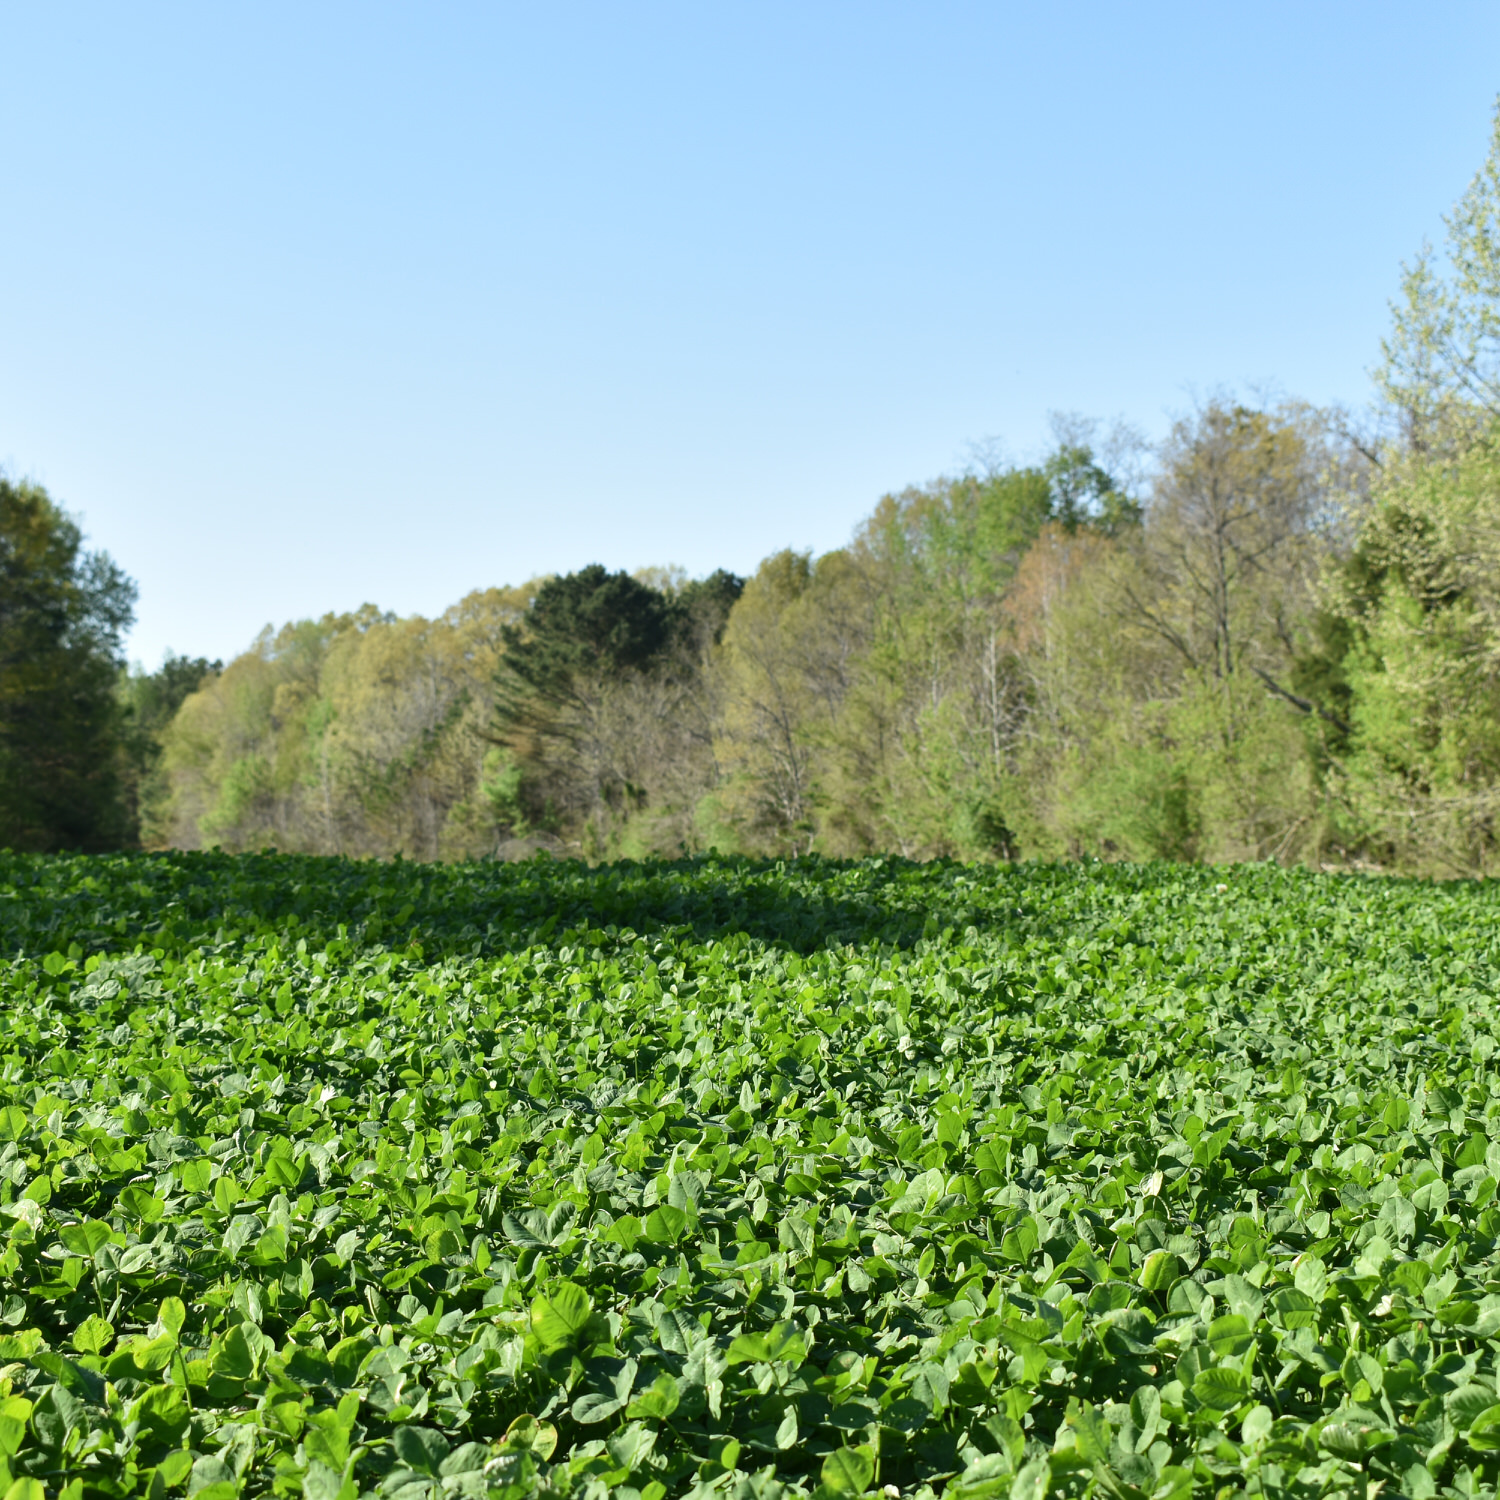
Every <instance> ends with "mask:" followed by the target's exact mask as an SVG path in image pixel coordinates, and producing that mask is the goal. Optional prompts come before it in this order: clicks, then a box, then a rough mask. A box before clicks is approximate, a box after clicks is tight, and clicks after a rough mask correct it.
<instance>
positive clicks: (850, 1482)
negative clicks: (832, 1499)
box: [818, 1443, 875, 1495]
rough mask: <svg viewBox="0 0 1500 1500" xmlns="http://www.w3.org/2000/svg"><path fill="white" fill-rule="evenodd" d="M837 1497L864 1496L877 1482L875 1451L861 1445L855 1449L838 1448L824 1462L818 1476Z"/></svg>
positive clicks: (865, 1445) (866, 1445)
mask: <svg viewBox="0 0 1500 1500" xmlns="http://www.w3.org/2000/svg"><path fill="white" fill-rule="evenodd" d="M818 1477H819V1479H820V1480H821V1481H822V1482H823V1485H824V1487H825V1488H826V1489H828V1490H829V1491H830V1492H831V1493H832V1494H835V1495H862V1494H864V1492H865V1491H866V1490H867V1489H869V1488H870V1486H871V1485H872V1484H873V1483H874V1482H875V1450H874V1449H873V1448H871V1447H869V1446H868V1444H864V1443H861V1444H860V1445H859V1446H858V1447H855V1448H837V1449H835V1450H834V1451H833V1452H832V1453H830V1454H829V1455H828V1457H827V1458H825V1459H824V1460H823V1467H822V1469H821V1470H820V1471H819V1474H818Z"/></svg>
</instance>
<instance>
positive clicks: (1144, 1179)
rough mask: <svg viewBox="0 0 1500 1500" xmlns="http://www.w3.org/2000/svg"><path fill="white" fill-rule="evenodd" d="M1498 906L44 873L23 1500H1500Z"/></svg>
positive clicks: (652, 869)
mask: <svg viewBox="0 0 1500 1500" xmlns="http://www.w3.org/2000/svg"><path fill="white" fill-rule="evenodd" d="M1496 905H1497V898H1496V896H1495V895H1494V893H1493V891H1492V890H1491V888H1490V887H1488V886H1486V885H1453V886H1447V887H1443V886H1433V885H1424V884H1418V883H1403V882H1397V881H1358V880H1349V879H1328V878H1320V877H1316V876H1311V875H1307V874H1299V873H1285V872H1280V871H1277V870H1275V869H1273V868H1270V867H1265V866H1262V867H1256V868H1251V869H1245V870H1242V871H1239V872H1236V874H1235V875H1234V876H1233V878H1232V881H1231V882H1229V883H1225V882H1221V881H1220V880H1219V879H1218V872H1212V871H1205V870H1201V869H1191V868H1182V867H1166V866H1154V867H1128V866H1114V867H1099V866H1092V867H1086V866H1074V867H1071V868H1049V867H1015V868H1009V869H1003V868H1002V869H992V868H987V869H979V868H975V867H966V866H962V865H956V864H934V865H928V866H917V865H911V864H906V863H903V862H900V861H871V862H868V863H865V864H854V865H840V864H829V863H825V862H820V861H816V860H803V861H795V862H790V863H784V864H777V865H757V864H752V863H748V862H743V861H724V860H712V859H710V860H700V861H691V862H683V863H681V864H677V865H617V866H607V867H601V868H596V869H587V868H585V867H583V866H581V865H577V864H551V863H547V862H532V863H528V864H525V865H511V866H504V865H485V866H417V865H403V864H396V865H379V864H359V863H352V862H347V861H339V860H332V859H327V860H320V859H299V858H289V857H285V858H280V857H270V856H261V857H245V858H240V859H232V858H228V857H223V856H194V855H187V856H128V857H127V856H120V857H115V858H112V859H92V860H90V859H82V858H79V859H69V860H61V859H53V860H46V859H35V858H23V857H14V856H13V857H7V858H5V859H3V860H0V942H3V943H4V945H5V947H6V949H7V950H8V951H9V952H11V953H12V954H13V955H14V961H13V962H12V964H11V965H10V966H9V967H8V968H7V969H6V970H5V971H4V973H3V975H0V983H3V984H4V986H5V996H4V1010H3V1013H4V1017H5V1030H4V1043H3V1049H0V1222H5V1223H8V1224H9V1225H10V1228H9V1231H8V1235H7V1237H6V1239H5V1240H4V1242H3V1243H4V1248H3V1251H0V1323H3V1325H4V1330H3V1332H0V1360H3V1361H4V1363H3V1365H0V1465H3V1466H4V1468H5V1469H6V1470H8V1473H5V1474H0V1479H3V1481H4V1483H5V1484H7V1485H10V1484H12V1483H13V1482H19V1481H22V1480H23V1479H24V1477H25V1476H34V1477H35V1478H36V1479H37V1480H38V1481H39V1483H38V1487H37V1488H36V1489H34V1490H33V1489H30V1488H27V1487H25V1485H24V1484H23V1486H22V1488H19V1489H12V1490H11V1491H10V1493H12V1494H15V1495H16V1496H18V1497H22V1496H24V1497H28V1500H29V1497H32V1496H37V1495H41V1494H43V1493H44V1492H45V1493H47V1494H52V1493H57V1492H58V1491H61V1492H62V1493H64V1494H67V1495H69V1496H82V1495H89V1494H98V1495H107V1494H108V1495H115V1494H140V1495H148V1494H149V1495H153V1496H155V1495H166V1494H170V1493H179V1492H181V1490H180V1488H179V1487H183V1486H185V1487H187V1488H188V1489H189V1490H191V1491H192V1492H194V1493H196V1494H197V1495H207V1496H208V1497H209V1500H220V1497H228V1496H232V1495H236V1494H246V1495H269V1494H272V1493H277V1494H297V1493H299V1492H300V1493H304V1494H308V1495H313V1496H319V1497H321V1496H345V1497H354V1496H357V1495H361V1494H377V1493H378V1494H381V1495H393V1494H399V1495H401V1496H404V1497H407V1500H419V1497H424V1496H428V1495H431V1496H438V1495H498V1496H505V1497H520V1496H524V1495H529V1494H544V1495H558V1496H561V1495H578V1496H580V1497H583V1496H589V1497H592V1496H595V1495H603V1494H604V1493H606V1492H609V1491H614V1492H616V1493H620V1494H623V1495H625V1496H626V1497H627V1500H628V1497H629V1496H630V1495H632V1494H634V1495H639V1496H641V1497H643V1500H662V1497H665V1496H667V1495H669V1494H670V1495H679V1494H688V1493H692V1494H694V1495H696V1496H700V1497H701V1496H705V1495H707V1494H710V1493H719V1492H722V1493H724V1494H726V1495H739V1496H743V1497H747V1500H748V1497H751V1496H755V1497H760V1496H769V1497H774V1496H778V1495H782V1494H786V1493H805V1494H816V1495H818V1496H819V1497H821V1500H832V1497H835V1496H841V1495H851V1496H852V1495H859V1494H863V1493H865V1492H868V1491H871V1490H874V1489H878V1488H879V1487H881V1486H896V1487H897V1488H898V1489H899V1490H900V1491H901V1492H902V1493H912V1494H917V1495H930V1494H933V1493H935V1492H937V1491H939V1490H941V1491H943V1492H944V1493H945V1494H947V1495H952V1496H955V1497H958V1500H981V1497H989V1496H995V1497H1001V1496H1005V1495H1012V1496H1016V1497H1033V1496H1034V1497H1040V1496H1042V1495H1044V1494H1048V1493H1055V1494H1064V1495H1077V1496H1083V1495H1090V1494H1097V1495H1100V1496H1111V1497H1123V1496H1136V1495H1151V1496H1159V1497H1167V1496H1187V1495H1189V1494H1202V1495H1204V1496H1208V1495H1217V1494H1221V1493H1226V1492H1237V1491H1239V1490H1241V1489H1242V1488H1245V1487H1247V1486H1248V1487H1249V1488H1250V1489H1252V1490H1256V1491H1259V1492H1261V1493H1265V1494H1277V1495H1297V1496H1301V1495H1308V1496H1313V1495H1327V1494H1351V1495H1354V1494H1359V1495H1368V1494H1370V1493H1371V1492H1372V1491H1373V1489H1374V1487H1375V1486H1376V1485H1380V1486H1383V1487H1384V1489H1385V1491H1386V1493H1390V1494H1396V1493H1404V1494H1408V1495H1417V1496H1421V1495H1428V1494H1432V1493H1434V1492H1435V1490H1437V1489H1438V1488H1439V1487H1442V1488H1443V1493H1445V1494H1452V1495H1455V1496H1468V1495H1478V1494H1489V1493H1493V1485H1494V1482H1495V1478H1496V1471H1497V1463H1500V1458H1497V1455H1500V1401H1497V1392H1496V1384H1495V1382H1496V1375H1497V1369H1496V1350H1497V1348H1500V1343H1497V1339H1500V1246H1497V1238H1496V1237H1497V1234H1500V1208H1497V1206H1496V1182H1497V1177H1500V1074H1497V1069H1496V1066H1495V1055H1496V1051H1497V1047H1496V1040H1497V1019H1500V1018H1497V1013H1496V1005H1495V1001H1494V998H1493V997H1494V995H1495V993H1496V986H1497V979H1500V973H1497V970H1500V940H1497V937H1496V933H1497V932H1500V925H1497V922H1496V917H1497V910H1496ZM64 1486H70V1487H69V1488H66V1489H65V1488H64Z"/></svg>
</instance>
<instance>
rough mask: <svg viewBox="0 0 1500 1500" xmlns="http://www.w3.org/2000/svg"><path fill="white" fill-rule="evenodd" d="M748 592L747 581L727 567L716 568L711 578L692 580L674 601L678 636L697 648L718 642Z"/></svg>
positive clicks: (672, 608) (692, 648)
mask: <svg viewBox="0 0 1500 1500" xmlns="http://www.w3.org/2000/svg"><path fill="white" fill-rule="evenodd" d="M744 592H745V580H744V579H743V578H741V577H740V576H739V575H738V574H737V573H730V572H726V571H725V570H724V569H723V568H716V569H715V570H714V571H713V572H712V573H710V574H709V575H708V577H707V578H693V579H690V580H689V581H688V582H687V583H685V584H683V586H682V588H681V589H679V590H678V592H677V594H676V596H675V597H674V598H673V599H672V601H671V603H670V611H671V616H672V622H673V625H674V627H675V633H676V635H677V638H678V639H679V640H680V641H681V642H682V644H683V645H684V646H685V647H687V648H688V649H689V650H694V651H702V650H705V649H707V648H708V647H709V646H714V645H717V644H718V641H719V638H720V637H721V636H722V635H723V634H724V625H725V623H726V622H727V621H728V619H729V611H730V610H731V609H733V608H734V602H735V600H736V599H738V598H739V597H740V595H741V594H743V593H744Z"/></svg>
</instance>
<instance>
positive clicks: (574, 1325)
mask: <svg viewBox="0 0 1500 1500" xmlns="http://www.w3.org/2000/svg"><path fill="white" fill-rule="evenodd" d="M593 1311H594V1305H593V1303H592V1302H590V1301H589V1297H588V1293H587V1292H585V1291H584V1290H583V1288H582V1287H581V1286H577V1285H575V1284H574V1283H573V1282H571V1281H563V1282H559V1283H557V1285H555V1286H553V1287H552V1288H551V1289H550V1290H549V1292H548V1293H547V1295H546V1296H545V1297H538V1298H537V1299H536V1301H535V1302H533V1303H532V1305H531V1326H532V1328H533V1330H534V1331H535V1333H536V1336H537V1339H538V1340H539V1341H540V1343H541V1345H542V1347H543V1348H544V1349H546V1350H548V1351H549V1352H550V1351H552V1350H556V1349H565V1348H568V1347H569V1346H571V1345H572V1344H574V1343H575V1342H577V1340H578V1339H579V1338H580V1337H581V1336H582V1335H583V1332H584V1330H585V1329H586V1328H587V1327H588V1322H589V1319H590V1317H591V1316H592V1315H593Z"/></svg>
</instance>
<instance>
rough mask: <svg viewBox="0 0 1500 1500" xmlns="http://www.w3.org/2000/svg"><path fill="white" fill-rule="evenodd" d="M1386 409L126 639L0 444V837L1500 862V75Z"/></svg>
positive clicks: (1236, 432)
mask: <svg viewBox="0 0 1500 1500" xmlns="http://www.w3.org/2000/svg"><path fill="white" fill-rule="evenodd" d="M1447 230H1448V235H1447V240H1446V244H1445V246H1444V248H1443V250H1442V252H1441V253H1438V252H1433V251H1424V252H1423V254H1422V255H1421V256H1419V257H1418V259H1417V260H1416V261H1415V262H1414V263H1413V264H1412V265H1410V266H1409V267H1407V268H1406V271H1405V275H1404V279H1403V282H1402V289H1401V295H1400V297H1399V299H1398V301H1397V302H1396V304H1395V305H1394V306H1393V313H1392V324H1391V331H1390V334H1389V336H1388V338H1387V339H1386V341H1385V344H1384V347H1383V357H1382V361H1381V364H1380V366H1379V369H1378V372H1377V383H1378V400H1377V403H1376V405H1375V406H1374V408H1373V409H1372V410H1371V412H1369V413H1367V414H1365V415H1364V416H1361V417H1358V418H1356V417H1355V416H1353V415H1351V414H1350V413H1348V412H1346V411H1341V410H1329V409H1320V408H1317V407H1314V406H1311V405H1309V404H1307V403H1303V402H1298V401H1293V400H1285V399H1278V400H1259V401H1246V400H1243V399H1236V398H1233V397H1230V396H1220V397H1216V398H1212V399H1208V400H1205V401H1202V402H1201V403H1199V404H1198V405H1197V406H1196V407H1195V408H1194V409H1193V410H1191V411H1190V412H1188V413H1187V414H1186V415H1184V416H1182V417H1180V418H1179V419H1178V420H1177V421H1176V422H1175V423H1174V424H1173V426H1172V427H1171V429H1170V431H1169V432H1168V434H1167V436H1166V437H1165V439H1164V440H1163V441H1162V442H1160V443H1159V444H1157V445H1155V447H1154V448H1147V447H1146V446H1145V445H1144V444H1142V443H1140V442H1139V441H1137V440H1132V439H1131V438H1130V437H1129V435H1128V434H1121V433H1115V434H1103V435H1101V433H1100V431H1099V429H1098V428H1097V426H1095V425H1091V424H1089V423H1087V422H1083V421H1080V420H1078V419H1070V420H1065V421H1059V422H1058V423H1057V424H1056V435H1055V436H1056V440H1055V443H1054V446H1053V448H1052V450H1051V452H1050V453H1049V454H1048V455H1047V456H1046V457H1045V458H1043V459H1041V460H1039V461H1037V462H1035V463H1029V464H1014V463H1011V464H1006V463H982V464H977V465H975V466H973V467H972V468H971V469H969V470H968V471H967V472H964V473H961V474H957V475H953V476H949V477H945V478H940V479H937V480H935V481H933V482H931V483H929V484H925V485H921V486H918V487H913V488H910V489H907V490H904V491H902V492H900V493H896V494H891V495H888V496H886V497H884V498H883V499H882V500H881V501H880V502H879V504H878V505H876V506H875V508H874V509H873V511H872V512H871V514H870V515H869V516H868V518H867V519H866V520H865V521H864V522H863V523H862V524H861V525H860V526H859V528H858V529H857V531H856V533H855V535H854V536H853V538H852V539H851V541H850V543H849V544H848V545H847V546H845V547H842V548H839V549H837V550H835V551H832V552H829V553H826V554H824V555H822V556H813V555H811V554H809V553H805V552H797V551H791V550H787V551H782V552H778V553H776V554H774V555H773V556H771V557H768V558H767V559H766V560H765V561H764V562H763V563H762V564H761V565H760V567H759V568H758V569H757V571H756V572H755V573H754V575H753V576H751V577H749V578H748V579H741V578H738V577H735V576H733V575H732V574H729V573H727V572H718V573H715V574H713V575H711V576H710V577H708V578H704V579H690V578H687V577H686V576H684V575H683V574H682V573H681V571H680V570H675V569H648V570H644V571H642V572H640V573H636V574H627V573H623V572H610V571H608V570H606V569H605V568H604V567H602V566H597V565H596V566H593V567H589V568H585V569H583V570H581V571H580V572H577V573H573V574H568V575H566V576H560V577H552V578H546V579H539V580H533V581H532V582H530V583H527V584H524V585H521V586H519V587H513V588H494V589H489V590H484V591H481V592H478V593H475V594H472V595H470V596H469V597H468V598H466V599H464V600H463V601H461V602H460V603H459V604H457V605H455V606H454V607H453V608H452V609H450V610H449V611H448V612H447V613H446V614H444V615H443V616H441V617H440V618H438V619H435V620H426V619H422V618H415V617H414V618H407V619H398V618H396V617H395V616H392V615H389V614H385V613H381V612H380V611H378V610H376V609H374V608H373V607H366V608H365V609H362V610H360V611H357V612H355V613H353V614H347V615H327V616H324V617H323V618H322V619H320V620H316V621H302V622H297V623H294V624H291V625H287V626H285V627H284V628H282V629H280V630H279V631H271V630H269V629H268V630H267V631H266V632H264V633H263V634H262V636H261V637H260V638H259V639H258V640H257V641H256V642H255V643H254V645H253V646H252V647H251V649H250V650H249V651H247V652H245V653H244V654H242V655H241V656H239V657H237V658H236V659H235V660H233V661H231V662H229V663H228V664H227V665H223V664H221V663H216V662H214V663H211V662H207V661H203V660H197V659H188V658H175V657H174V658H169V659H168V661H167V662H166V663H165V664H164V666H163V667H162V668H161V669H160V670H159V671H157V672H154V673H145V672H142V671H140V670H138V669H137V670H132V671H127V670H125V669H124V668H123V667H122V665H121V662H120V640H121V636H122V632H123V630H124V629H125V628H126V626H127V625H128V623H129V618H130V609H131V604H132V601H133V590H132V586H131V585H130V582H129V580H128V579H126V578H125V577H124V576H123V575H122V574H121V573H120V571H119V570H118V568H116V567H115V565H114V564H113V563H111V562H110V561H109V559H107V558H105V557H103V556H102V555H100V554H94V553H88V552H86V551H85V550H84V548H83V545H82V538H81V537H80V535H79V533H78V530H77V527H76V525H74V523H73V522H72V521H71V520H70V519H69V518H68V517H67V516H66V515H65V514H64V513H63V512H62V511H60V510H59V509H58V508H57V507H56V506H55V505H54V504H53V502H52V501H51V500H50V498H49V497H48V496H46V494H45V493H44V492H43V491H41V490H40V489H39V488H37V487H36V486H33V485H26V484H19V483H12V482H8V481H0V549H3V555H0V842H3V843H8V844H10V845H12V846H14V847H25V848H60V847H84V848H98V847H110V846H128V845H132V844H139V845H144V846H146V847H164V846H171V847H179V848H198V847H206V846H211V845H222V846H223V847H226V848H236V849H247V848H262V847H266V846H275V847H278V848H283V849H289V850H292V849H295V850H304V851H313V852H329V853H344V854H351V855H361V856H389V855H396V854H400V855H404V856H406V857H411V858H421V859H437V858H476V857H489V856H500V857H512V856H517V855H521V854H525V853H528V852H531V851H534V850H537V849H548V850H551V851H553V852H555V853H559V854H568V855H581V856H583V857H585V858H591V859H595V858H607V857H618V856H647V855H657V854H676V853H679V852H682V851H688V852H695V851H702V850H706V849H709V848H717V849H720V850H723V851H740V852H746V853H753V854H761V855H796V854H803V853H809V852H822V853H827V854H831V855H862V854H869V853H878V852H892V853H898V854H901V855H904V856H908V857H912V858H927V857H933V856H941V855H952V856H958V857H965V858H976V857H977V858H999V859H1012V858H1017V857H1084V856H1097V857H1104V858H1132V859H1145V858H1166V859H1199V860H1238V859H1274V860H1280V861H1284V862H1294V861H1299V862H1307V863H1312V864H1319V865H1340V866H1355V867H1367V868H1379V869H1390V870H1403V871H1413V872H1419V873H1427V874H1435V875H1453V874H1463V875H1473V874H1488V873H1492V872H1493V871H1494V870H1495V869H1496V866H1497V863H1500V817H1497V814H1500V118H1497V124H1496V134H1495V136H1494V138H1493V140H1492V143H1491V150H1490V153H1489V156H1488V159H1487V160H1486V162H1485V164H1484V167H1483V168H1482V170H1481V171H1480V173H1479V174H1478V175H1477V176H1476V178H1475V180H1474V183H1473V184H1472V186H1471V187H1470V189H1469V191H1468V193H1467V194H1466V195H1465V197H1464V198H1463V199H1462V200H1461V202H1460V203H1459V204H1458V205H1457V207H1456V208H1455V210H1454V212H1453V213H1452V215H1451V216H1450V217H1449V219H1448V221H1447Z"/></svg>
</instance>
